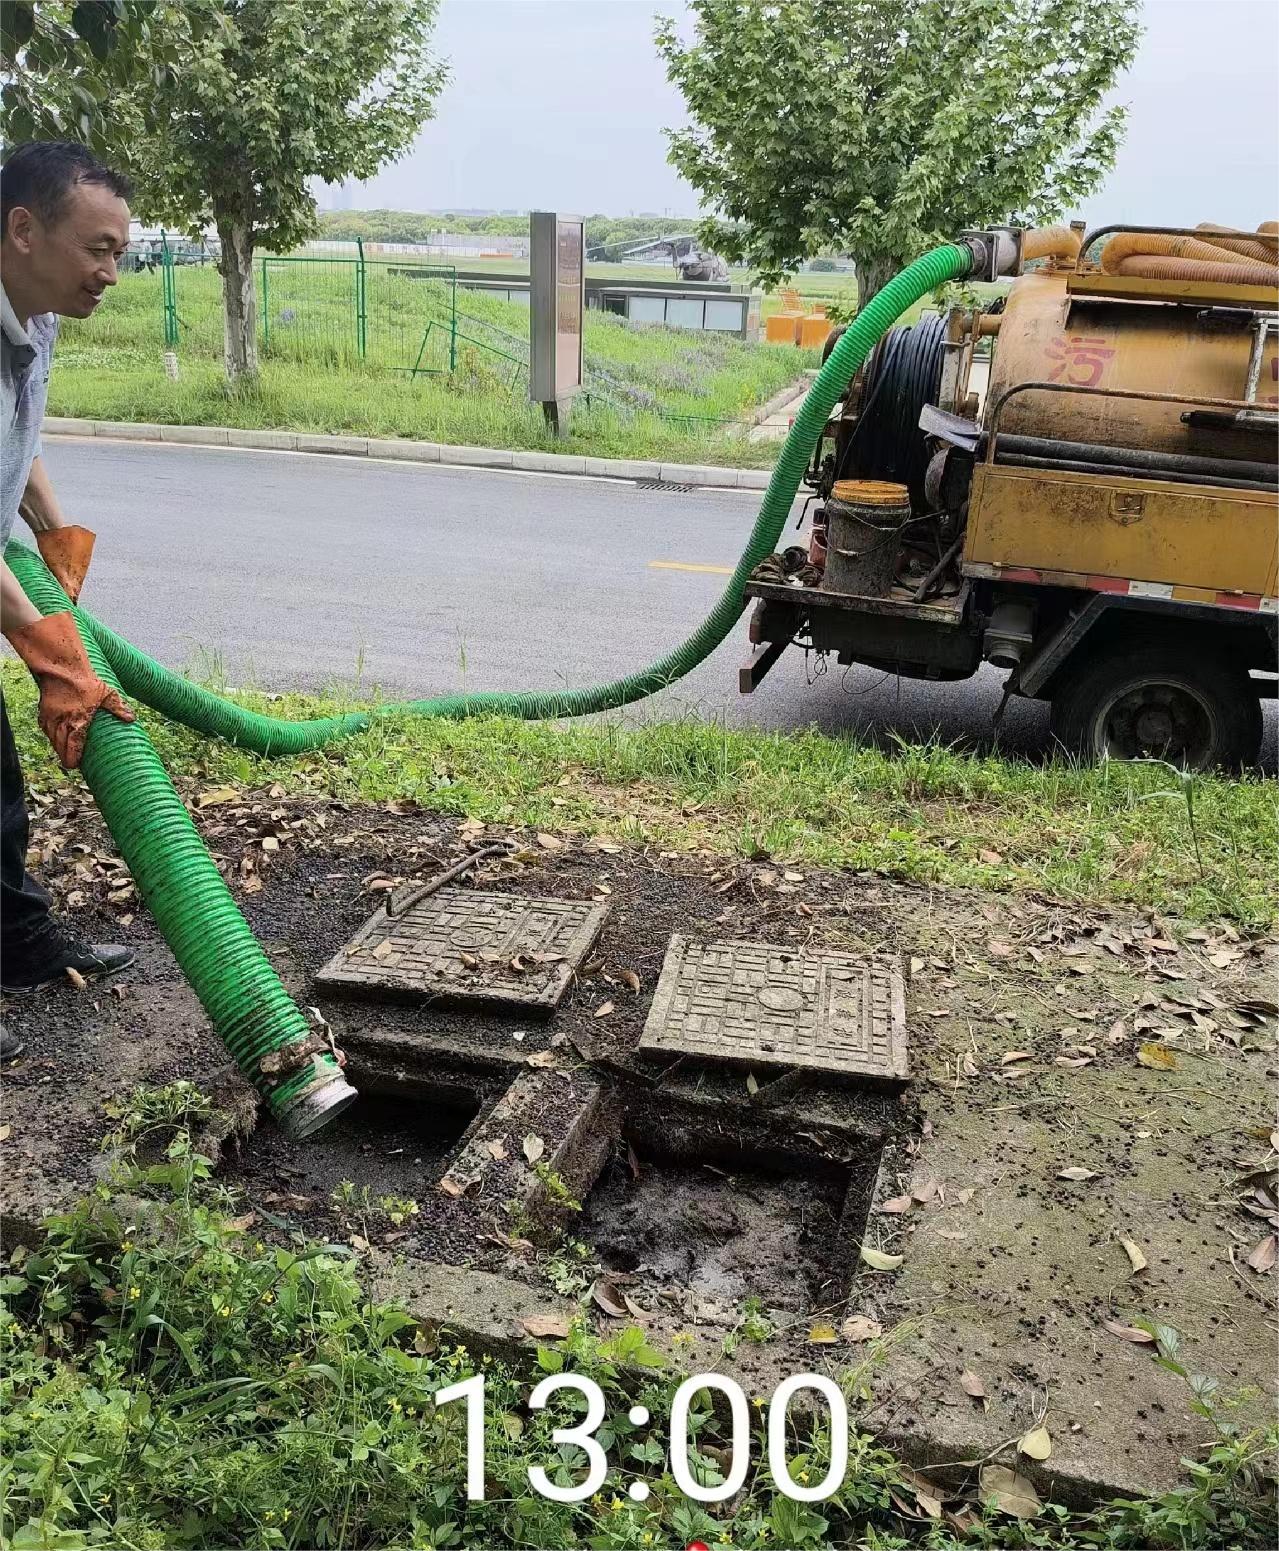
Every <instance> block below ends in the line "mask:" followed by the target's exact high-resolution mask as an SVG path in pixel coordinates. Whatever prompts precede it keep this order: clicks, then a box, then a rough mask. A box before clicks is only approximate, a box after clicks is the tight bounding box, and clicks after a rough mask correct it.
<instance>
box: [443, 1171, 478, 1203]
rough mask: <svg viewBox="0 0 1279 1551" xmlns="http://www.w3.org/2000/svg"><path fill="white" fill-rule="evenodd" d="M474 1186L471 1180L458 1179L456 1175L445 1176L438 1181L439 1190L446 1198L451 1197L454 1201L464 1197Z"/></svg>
mask: <svg viewBox="0 0 1279 1551" xmlns="http://www.w3.org/2000/svg"><path fill="white" fill-rule="evenodd" d="M474 1184H475V1181H474V1180H473V1179H459V1178H458V1177H457V1175H456V1174H446V1175H445V1176H444V1178H443V1179H442V1180H441V1181H440V1184H439V1188H440V1189H441V1190H442V1191H443V1192H444V1194H445V1195H446V1196H452V1197H453V1198H454V1200H456V1199H457V1198H458V1197H459V1196H464V1195H465V1194H466V1192H467V1191H468V1190H470V1189H471V1187H472V1186H473V1185H474Z"/></svg>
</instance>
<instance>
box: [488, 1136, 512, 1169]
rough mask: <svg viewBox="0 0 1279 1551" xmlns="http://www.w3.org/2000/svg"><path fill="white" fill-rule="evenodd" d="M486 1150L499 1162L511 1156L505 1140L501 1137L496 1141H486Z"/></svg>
mask: <svg viewBox="0 0 1279 1551" xmlns="http://www.w3.org/2000/svg"><path fill="white" fill-rule="evenodd" d="M484 1151H485V1152H486V1153H488V1155H489V1157H490V1158H492V1159H493V1160H494V1161H495V1162H497V1163H501V1162H502V1161H503V1160H504V1159H506V1158H509V1157H510V1156H511V1155H510V1153H508V1152H507V1150H506V1143H505V1141H503V1140H502V1139H501V1138H500V1137H499V1138H498V1140H497V1141H495V1142H485V1144H484Z"/></svg>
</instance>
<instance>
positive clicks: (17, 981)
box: [0, 938, 137, 996]
mask: <svg viewBox="0 0 1279 1551" xmlns="http://www.w3.org/2000/svg"><path fill="white" fill-rule="evenodd" d="M136 957H137V955H136V954H135V953H134V951H133V949H132V948H125V947H123V946H122V945H121V944H120V943H116V942H95V943H91V944H90V945H88V946H87V947H86V946H85V945H84V944H83V943H78V942H75V941H73V940H72V939H70V938H64V939H63V941H62V942H61V943H59V944H57V945H56V946H55V947H54V949H53V950H52V952H50V953H46V954H45V955H44V956H43V957H42V958H40V959H37V960H35V961H34V962H32V963H29V964H22V965H15V964H13V963H11V962H8V961H6V963H5V966H4V972H3V973H4V984H3V986H0V990H3V991H4V994H5V995H6V996H26V995H27V993H28V992H30V991H38V990H39V989H40V987H41V986H47V985H52V984H53V983H54V981H57V980H64V979H65V978H66V973H67V971H68V970H69V969H73V970H75V972H76V973H77V974H78V975H83V977H84V978H85V979H86V980H96V979H98V978H100V977H101V976H103V975H114V974H115V973H116V971H117V970H121V969H127V968H128V967H129V965H130V964H132V963H133V961H134V959H135V958H136ZM10 958H12V955H10Z"/></svg>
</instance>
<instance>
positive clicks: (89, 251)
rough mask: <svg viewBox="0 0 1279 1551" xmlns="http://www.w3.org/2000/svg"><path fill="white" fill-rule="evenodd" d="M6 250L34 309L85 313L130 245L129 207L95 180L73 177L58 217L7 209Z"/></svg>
mask: <svg viewBox="0 0 1279 1551" xmlns="http://www.w3.org/2000/svg"><path fill="white" fill-rule="evenodd" d="M5 236H6V238H7V242H6V248H9V249H11V250H12V251H11V252H7V253H6V258H7V259H8V260H9V262H13V261H14V260H15V259H16V261H17V262H18V263H19V264H20V265H21V267H22V270H23V272H24V279H25V280H26V282H27V286H28V290H29V294H30V295H31V296H32V298H33V299H34V303H35V305H34V309H33V310H34V311H37V312H57V313H61V314H62V315H63V316H64V317H68V318H87V317H88V316H89V315H90V314H91V313H92V312H93V310H94V309H95V308H96V307H97V306H98V304H99V302H101V300H102V298H103V295H104V294H105V292H106V288H107V286H109V285H114V284H115V283H116V278H117V276H116V264H117V262H118V261H119V259H120V257H121V256H122V254H123V253H124V251H125V249H126V248H127V247H128V245H129V207H128V205H126V204H125V202H124V200H122V199H120V198H119V197H118V196H117V195H115V194H113V193H112V192H111V191H110V189H107V188H103V187H102V185H101V184H98V183H77V184H76V185H75V186H74V187H73V188H72V189H71V191H70V193H69V194H68V195H67V198H66V200H65V201H64V203H63V206H62V210H61V212H60V214H59V215H58V217H57V219H56V220H54V221H52V222H50V223H46V222H44V221H42V220H41V218H40V216H39V215H38V214H36V213H35V212H34V211H27V210H22V209H17V210H12V211H11V212H10V220H9V226H8V230H7V231H6V233H5Z"/></svg>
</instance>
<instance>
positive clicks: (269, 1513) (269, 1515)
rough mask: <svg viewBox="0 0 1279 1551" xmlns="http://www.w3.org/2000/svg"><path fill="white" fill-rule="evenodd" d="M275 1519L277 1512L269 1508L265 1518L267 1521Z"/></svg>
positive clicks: (264, 1515)
mask: <svg viewBox="0 0 1279 1551" xmlns="http://www.w3.org/2000/svg"><path fill="white" fill-rule="evenodd" d="M274 1517H275V1510H274V1509H273V1508H268V1509H267V1511H266V1512H265V1514H263V1518H266V1519H273V1518H274Z"/></svg>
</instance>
